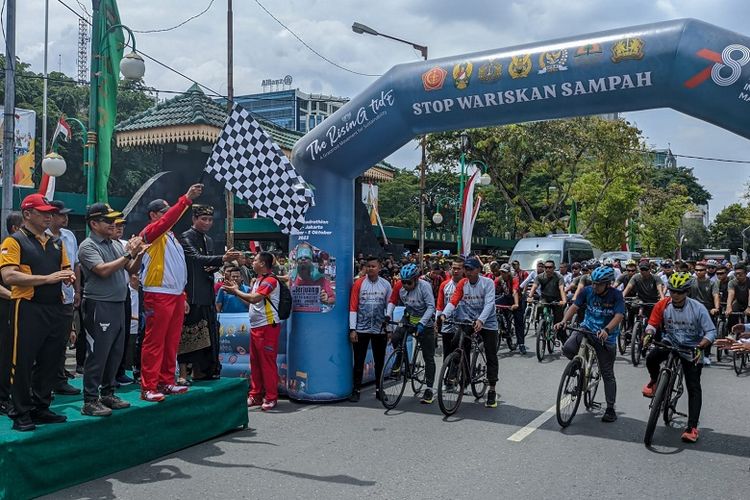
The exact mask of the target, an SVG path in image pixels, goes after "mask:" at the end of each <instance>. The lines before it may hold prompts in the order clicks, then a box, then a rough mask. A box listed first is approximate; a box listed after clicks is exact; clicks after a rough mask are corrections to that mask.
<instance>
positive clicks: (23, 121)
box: [0, 106, 36, 187]
mask: <svg viewBox="0 0 750 500" xmlns="http://www.w3.org/2000/svg"><path fill="white" fill-rule="evenodd" d="M4 133H5V107H4V106H0V137H2V136H3V134H4ZM14 136H15V155H16V165H15V170H14V172H13V185H14V186H22V187H34V181H33V180H32V178H31V174H32V173H33V172H34V147H35V146H36V112H35V111H34V110H31V109H21V108H16V126H15V131H14ZM3 153H4V151H3V144H2V140H0V164H2V157H3ZM0 184H2V179H0Z"/></svg>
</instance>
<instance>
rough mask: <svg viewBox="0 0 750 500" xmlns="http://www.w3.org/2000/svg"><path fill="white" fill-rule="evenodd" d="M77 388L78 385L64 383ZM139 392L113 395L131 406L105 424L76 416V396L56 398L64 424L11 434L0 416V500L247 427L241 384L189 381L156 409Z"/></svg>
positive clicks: (124, 390) (129, 390)
mask: <svg viewBox="0 0 750 500" xmlns="http://www.w3.org/2000/svg"><path fill="white" fill-rule="evenodd" d="M72 382H73V383H74V385H76V384H77V386H78V387H80V384H81V379H80V378H78V379H76V380H74V381H72ZM139 391H140V387H139V386H137V385H131V386H127V387H123V388H121V389H120V390H119V391H118V393H117V394H118V395H119V396H120V397H121V398H123V399H125V400H127V401H129V402H130V403H131V404H132V406H131V407H130V408H127V409H125V410H118V411H115V412H113V414H112V416H110V417H103V418H101V417H100V418H95V417H85V416H83V415H81V411H80V410H81V405H82V400H83V397H82V396H80V395H79V396H56V397H55V401H54V402H53V404H52V410H53V411H55V412H57V413H62V414H64V415H66V416H67V417H68V421H67V422H66V423H64V424H54V425H42V426H39V427H37V430H36V431H34V432H16V431H13V430H11V425H12V421H11V420H10V419H9V418H7V417H4V416H0V499H6V498H8V499H19V498H31V497H37V496H40V495H44V494H47V493H51V492H54V491H56V490H59V489H62V488H65V487H68V486H72V485H74V484H79V483H83V482H85V481H90V480H92V479H96V478H99V477H102V476H106V475H108V474H112V473H113V472H116V471H119V470H122V469H126V468H128V467H133V466H135V465H138V464H142V463H145V462H148V461H151V460H154V459H156V458H159V457H161V456H164V455H167V454H169V453H173V452H175V451H177V450H180V449H183V448H187V447H188V446H192V445H194V444H197V443H200V442H201V441H205V440H207V439H210V438H213V437H216V436H218V435H220V434H222V433H225V432H227V431H231V430H234V429H237V428H240V427H245V426H247V404H246V398H247V381H246V380H244V379H220V380H216V381H211V382H196V383H195V385H193V386H192V387H191V388H190V391H189V392H187V393H186V394H180V395H175V396H168V397H167V400H166V401H164V402H162V403H147V402H145V401H141V400H140V399H139V397H140V392H139Z"/></svg>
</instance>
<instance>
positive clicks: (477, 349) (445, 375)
mask: <svg viewBox="0 0 750 500" xmlns="http://www.w3.org/2000/svg"><path fill="white" fill-rule="evenodd" d="M447 322H449V323H451V324H454V325H456V326H457V327H458V332H457V335H456V336H455V337H454V339H453V342H454V343H455V344H456V349H455V350H454V351H453V352H452V353H450V354H449V355H448V357H447V358H446V359H445V362H444V363H443V366H442V367H441V368H440V375H439V379H438V380H439V383H438V405H439V406H440V411H442V412H443V414H444V415H445V416H446V417H449V416H451V415H453V414H454V413H456V412H457V411H458V408H459V406H461V401H462V400H463V397H464V390H465V389H466V386H467V385H470V386H471V393H472V394H473V395H474V398H475V399H480V398H481V397H482V396H484V393H485V391H486V390H487V385H488V381H487V357H486V356H485V354H484V343H483V342H482V341H481V337H480V336H479V334H478V333H474V323H472V322H468V321H447ZM456 337H457V338H456ZM467 337H468V339H470V345H471V347H470V348H469V353H470V354H471V363H470V364H469V361H468V359H467V356H466V353H465V351H464V350H465V344H466V340H467Z"/></svg>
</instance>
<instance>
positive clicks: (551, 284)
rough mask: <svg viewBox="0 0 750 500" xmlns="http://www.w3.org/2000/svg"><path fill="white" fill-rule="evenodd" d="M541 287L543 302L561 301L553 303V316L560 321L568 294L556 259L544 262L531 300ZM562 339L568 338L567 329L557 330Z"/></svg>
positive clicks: (556, 321) (556, 320) (555, 320)
mask: <svg viewBox="0 0 750 500" xmlns="http://www.w3.org/2000/svg"><path fill="white" fill-rule="evenodd" d="M537 288H539V289H540V290H541V291H542V303H543V304H544V303H549V302H559V304H556V305H553V306H551V307H552V316H553V318H554V322H555V323H559V322H560V321H562V318H563V311H564V310H565V303H566V302H567V300H568V299H567V296H566V295H565V280H564V278H563V277H562V275H561V274H560V273H558V272H557V271H555V261H553V260H548V261H546V262H545V263H544V273H542V274H539V275H537V277H536V279H535V280H534V285H533V286H532V287H531V290H530V291H529V297H528V298H529V300H531V299H532V298H533V297H534V293H535V292H536V289H537ZM557 335H558V337H560V341H561V342H564V341H565V340H567V338H565V337H566V333H565V330H564V329H562V330H558V331H557Z"/></svg>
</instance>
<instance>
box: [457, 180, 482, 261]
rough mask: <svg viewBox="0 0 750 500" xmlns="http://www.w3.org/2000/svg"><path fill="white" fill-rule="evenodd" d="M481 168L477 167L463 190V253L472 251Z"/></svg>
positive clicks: (466, 253)
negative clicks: (477, 186) (476, 193)
mask: <svg viewBox="0 0 750 500" xmlns="http://www.w3.org/2000/svg"><path fill="white" fill-rule="evenodd" d="M481 173H482V172H481V170H479V169H476V170H474V173H473V174H471V177H469V180H468V181H467V182H466V187H464V192H463V203H462V205H461V255H469V254H470V253H471V235H472V233H473V232H474V221H475V220H476V212H475V209H474V187H475V186H476V184H477V182H478V181H479V176H480V175H481ZM477 208H478V207H477Z"/></svg>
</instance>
